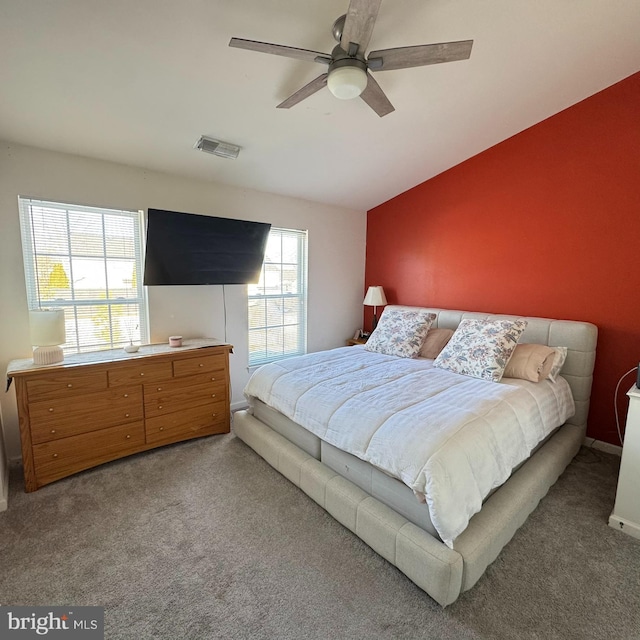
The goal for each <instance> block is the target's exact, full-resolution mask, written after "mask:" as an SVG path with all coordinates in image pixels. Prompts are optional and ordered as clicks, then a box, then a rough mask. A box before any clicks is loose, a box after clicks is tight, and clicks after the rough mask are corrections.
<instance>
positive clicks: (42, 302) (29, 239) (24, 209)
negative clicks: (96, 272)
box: [18, 196, 150, 354]
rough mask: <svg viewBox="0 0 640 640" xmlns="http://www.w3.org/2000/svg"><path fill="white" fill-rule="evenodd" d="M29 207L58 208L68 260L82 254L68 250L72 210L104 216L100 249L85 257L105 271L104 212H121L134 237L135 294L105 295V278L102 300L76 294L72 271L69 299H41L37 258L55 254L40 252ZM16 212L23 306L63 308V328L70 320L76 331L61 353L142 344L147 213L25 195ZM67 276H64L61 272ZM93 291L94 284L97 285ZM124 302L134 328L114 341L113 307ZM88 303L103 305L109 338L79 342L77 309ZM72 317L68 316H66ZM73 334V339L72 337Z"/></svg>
mask: <svg viewBox="0 0 640 640" xmlns="http://www.w3.org/2000/svg"><path fill="white" fill-rule="evenodd" d="M33 207H41V208H43V209H50V210H52V211H54V210H56V209H57V210H60V212H61V215H64V216H65V218H66V225H67V234H66V240H67V243H68V245H67V246H68V249H67V252H66V253H63V252H61V253H59V254H58V257H59V258H60V260H61V261H62V260H65V259H68V260H69V262H70V263H71V260H72V259H73V258H76V259H77V258H78V257H83V254H82V252H81V251H77V250H75V249H73V248H72V236H71V234H70V233H69V215H70V214H71V213H74V214H75V213H91V214H94V215H95V214H97V215H101V216H102V220H101V222H102V229H103V236H102V239H103V252H102V254H101V255H98V256H96V254H91V255H89V254H87V255H85V256H84V257H85V258H91V259H96V258H97V259H102V260H103V262H104V265H105V272H107V265H108V264H109V258H110V256H109V255H108V251H107V248H106V240H105V236H104V229H105V216H106V215H109V216H116V217H117V216H121V217H123V218H125V219H129V220H131V221H133V229H134V239H133V249H134V255H133V259H134V263H135V273H136V287H135V289H134V288H133V287H132V288H131V291H134V292H135V296H133V297H126V298H124V297H118V298H109V297H108V295H109V283H108V279H106V280H105V287H104V293H105V297H104V298H88V297H87V298H76V297H75V287H74V283H73V275H72V269H71V268H70V271H71V273H70V274H69V277H70V278H71V284H70V295H69V297H64V298H57V299H51V300H48V299H44V298H43V297H41V284H40V282H39V274H38V263H37V260H38V257H51V256H52V255H53V252H51V251H44V250H43V251H39V250H38V248H37V243H38V232H37V231H36V230H35V229H34V224H33ZM18 210H19V217H20V232H21V240H22V255H23V262H24V272H25V273H24V275H25V287H26V293H27V304H28V308H29V310H34V309H39V308H50V309H57V308H62V309H64V310H65V324H67V327H68V326H69V323H70V322H71V323H73V324H72V326H73V327H74V331H73V332H70V331H67V342H66V343H65V344H64V345H62V347H63V351H64V353H65V354H72V353H82V352H88V351H100V350H105V349H115V348H118V347H122V346H124V345H125V344H128V343H129V342H140V343H142V344H146V343H148V342H149V339H150V338H149V336H150V331H149V312H148V299H147V291H146V287H144V285H143V284H142V274H143V273H144V237H145V226H146V216H145V213H144V211H142V210H134V209H114V208H107V207H96V206H93V205H83V204H75V203H69V202H61V201H56V200H47V199H44V198H33V197H29V196H18ZM117 260H122V258H119V259H118V258H115V257H114V256H111V261H112V262H115V261H117ZM65 275H66V274H65ZM96 290H97V288H96ZM127 306H136V307H137V317H138V326H137V327H136V328H135V330H133V329H132V330H131V331H129V332H128V335H127V336H126V338H123V339H118V337H117V336H116V335H115V334H116V333H117V331H116V329H115V326H114V323H113V321H114V314H113V311H114V309H118V308H124V307H127ZM83 307H85V308H89V307H105V308H106V316H107V324H106V329H107V331H108V336H109V337H108V339H104V340H97V341H96V340H92V341H91V342H89V341H88V340H86V339H85V340H83V337H84V334H83V332H82V331H81V330H80V329H79V318H78V315H79V313H78V310H79V309H81V308H83ZM69 315H71V317H69ZM74 338H75V339H74Z"/></svg>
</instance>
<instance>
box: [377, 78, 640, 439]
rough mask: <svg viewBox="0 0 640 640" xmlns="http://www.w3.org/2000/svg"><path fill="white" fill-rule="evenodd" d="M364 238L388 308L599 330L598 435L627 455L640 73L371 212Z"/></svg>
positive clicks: (635, 318) (638, 292)
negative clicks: (569, 323)
mask: <svg viewBox="0 0 640 640" xmlns="http://www.w3.org/2000/svg"><path fill="white" fill-rule="evenodd" d="M367 225H368V226H367V262H366V276H365V277H366V285H367V286H368V285H373V284H376V285H382V286H383V287H384V290H385V293H386V295H387V299H388V301H389V303H390V304H408V305H424V306H433V307H444V308H450V309H468V310H477V311H486V312H490V313H511V314H522V315H531V316H545V317H552V318H565V319H572V320H587V321H589V322H593V323H594V324H596V325H597V326H598V329H599V337H598V349H597V356H596V368H595V373H594V384H593V392H592V401H591V410H590V414H589V428H588V435H589V436H591V437H594V438H597V439H599V440H603V441H606V442H611V443H613V444H619V440H618V436H617V433H616V427H615V418H614V409H613V397H614V391H615V387H616V384H617V382H618V379H619V378H620V376H621V375H622V374H624V373H625V372H627V371H628V370H629V369H630V368H631V367H633V366H635V365H637V364H638V360H640V73H636V74H634V75H632V76H630V77H629V78H627V79H625V80H623V81H622V82H619V83H617V84H615V85H613V86H611V87H609V88H607V89H605V90H604V91H601V92H600V93H597V94H595V95H594V96H591V97H590V98H587V99H586V100H584V101H582V102H580V103H578V104H576V105H574V106H573V107H570V108H569V109H566V110H565V111H562V112H560V113H558V114H556V115H555V116H552V117H551V118H549V119H547V120H544V121H543V122H541V123H539V124H537V125H535V126H533V127H531V128H530V129H527V130H525V131H523V132H522V133H519V134H518V135H516V136H514V137H512V138H509V139H508V140H506V141H504V142H502V143H500V144H498V145H496V146H494V147H492V148H490V149H488V150H487V151H484V152H483V153H481V154H479V155H477V156H475V157H473V158H471V159H469V160H467V161H465V162H463V163H462V164H460V165H457V166H456V167H453V168H452V169H450V170H448V171H446V172H444V173H442V174H440V175H438V176H436V177H434V178H432V179H430V180H428V181H426V182H424V183H422V184H420V185H418V186H417V187H414V188H413V189H411V190H409V191H407V192H405V193H402V194H400V195H399V196H397V197H395V198H393V199H392V200H390V201H388V202H386V203H384V204H382V205H380V206H378V207H376V208H375V209H372V210H371V211H369V213H368V220H367ZM365 290H366V289H365ZM369 324H370V318H369V316H368V315H367V317H366V318H365V326H369ZM634 380H635V376H634V375H629V376H628V378H626V379H625V381H623V383H622V384H621V387H620V389H621V392H622V391H625V392H626V391H627V390H628V389H629V387H630V386H631V384H632V383H633V382H634ZM621 396H622V398H621V400H620V401H619V407H620V409H621V411H622V414H621V417H622V423H623V426H624V417H625V415H626V413H625V412H626V406H627V403H626V398H625V396H624V393H622V394H621Z"/></svg>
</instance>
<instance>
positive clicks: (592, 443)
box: [584, 438, 622, 456]
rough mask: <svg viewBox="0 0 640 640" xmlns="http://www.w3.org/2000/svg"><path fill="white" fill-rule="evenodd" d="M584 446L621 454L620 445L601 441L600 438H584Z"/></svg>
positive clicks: (617, 454) (616, 454)
mask: <svg viewBox="0 0 640 640" xmlns="http://www.w3.org/2000/svg"><path fill="white" fill-rule="evenodd" d="M584 446H585V447H589V448H590V449H598V450H599V451H604V452H606V453H612V454H613V455H615V456H622V447H619V446H618V445H616V444H611V443H609V442H602V440H596V439H595V438H585V439H584Z"/></svg>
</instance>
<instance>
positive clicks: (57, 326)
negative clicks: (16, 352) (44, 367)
mask: <svg viewBox="0 0 640 640" xmlns="http://www.w3.org/2000/svg"><path fill="white" fill-rule="evenodd" d="M29 326H30V329H31V344H32V345H33V346H34V347H35V348H34V350H33V362H34V364H55V363H56V362H62V361H63V360H64V352H63V351H62V347H61V346H60V345H61V344H64V343H65V342H66V341H67V336H66V332H65V328H64V310H63V309H35V310H33V311H29Z"/></svg>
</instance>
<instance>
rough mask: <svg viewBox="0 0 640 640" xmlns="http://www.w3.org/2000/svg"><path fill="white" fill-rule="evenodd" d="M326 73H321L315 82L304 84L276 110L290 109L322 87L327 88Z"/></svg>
mask: <svg viewBox="0 0 640 640" xmlns="http://www.w3.org/2000/svg"><path fill="white" fill-rule="evenodd" d="M328 75H329V74H328V73H323V74H322V75H320V76H318V77H317V78H316V79H315V80H312V81H311V82H309V84H305V85H304V87H302V89H298V90H297V91H296V92H295V93H294V94H293V95H290V96H289V97H288V98H287V99H286V100H285V101H284V102H281V103H280V104H279V105H278V106H277V107H276V109H290V108H291V107H293V106H294V105H296V104H298V102H302V101H303V100H304V99H305V98H308V97H309V96H310V95H313V94H314V93H315V92H316V91H320V89H322V88H323V87H326V86H327V77H328Z"/></svg>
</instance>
